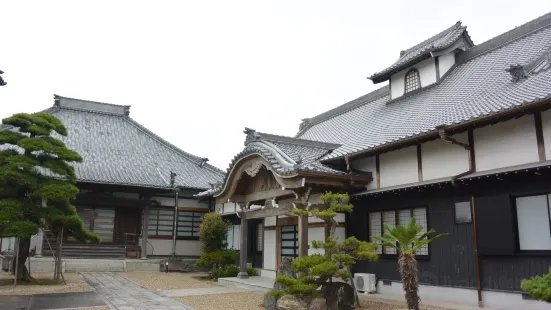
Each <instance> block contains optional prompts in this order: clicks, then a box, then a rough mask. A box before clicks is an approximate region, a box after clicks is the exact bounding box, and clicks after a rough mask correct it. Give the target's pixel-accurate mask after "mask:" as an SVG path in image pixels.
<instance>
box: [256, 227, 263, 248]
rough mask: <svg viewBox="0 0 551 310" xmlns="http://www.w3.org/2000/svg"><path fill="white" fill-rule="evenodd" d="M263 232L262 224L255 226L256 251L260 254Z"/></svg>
mask: <svg viewBox="0 0 551 310" xmlns="http://www.w3.org/2000/svg"><path fill="white" fill-rule="evenodd" d="M263 237H264V230H263V227H262V223H259V224H257V225H256V251H257V252H262V247H263V241H264V238H263Z"/></svg>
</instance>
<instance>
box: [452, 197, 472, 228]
mask: <svg viewBox="0 0 551 310" xmlns="http://www.w3.org/2000/svg"><path fill="white" fill-rule="evenodd" d="M472 222H473V217H472V213H471V202H470V201H463V202H456V203H455V223H456V224H468V223H472Z"/></svg>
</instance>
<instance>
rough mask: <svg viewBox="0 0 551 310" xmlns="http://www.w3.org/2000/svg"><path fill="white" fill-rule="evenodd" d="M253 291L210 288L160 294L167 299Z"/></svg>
mask: <svg viewBox="0 0 551 310" xmlns="http://www.w3.org/2000/svg"><path fill="white" fill-rule="evenodd" d="M250 291H252V290H251V289H247V288H240V287H225V286H217V287H208V288H191V289H180V290H165V291H160V292H159V293H160V294H161V295H163V296H166V297H184V296H199V295H213V294H230V293H243V292H250Z"/></svg>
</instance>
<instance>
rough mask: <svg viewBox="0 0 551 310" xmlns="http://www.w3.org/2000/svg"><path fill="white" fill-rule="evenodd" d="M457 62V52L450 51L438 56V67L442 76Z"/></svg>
mask: <svg viewBox="0 0 551 310" xmlns="http://www.w3.org/2000/svg"><path fill="white" fill-rule="evenodd" d="M454 64H455V53H448V54H445V55H442V56H440V57H438V69H439V70H440V77H442V76H443V75H444V74H446V72H448V70H450V68H451V67H453V65H454Z"/></svg>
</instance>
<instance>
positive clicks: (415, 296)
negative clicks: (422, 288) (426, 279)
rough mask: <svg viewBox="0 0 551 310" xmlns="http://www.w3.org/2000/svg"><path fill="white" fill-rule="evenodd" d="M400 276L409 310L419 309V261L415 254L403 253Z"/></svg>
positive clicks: (400, 261) (400, 260)
mask: <svg viewBox="0 0 551 310" xmlns="http://www.w3.org/2000/svg"><path fill="white" fill-rule="evenodd" d="M398 265H399V267H400V276H401V277H402V285H403V286H404V291H405V295H406V302H407V305H408V309H409V310H419V281H418V279H417V261H416V260H415V255H413V254H401V255H400V258H399V259H398Z"/></svg>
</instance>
